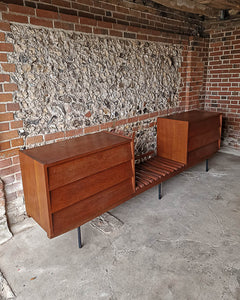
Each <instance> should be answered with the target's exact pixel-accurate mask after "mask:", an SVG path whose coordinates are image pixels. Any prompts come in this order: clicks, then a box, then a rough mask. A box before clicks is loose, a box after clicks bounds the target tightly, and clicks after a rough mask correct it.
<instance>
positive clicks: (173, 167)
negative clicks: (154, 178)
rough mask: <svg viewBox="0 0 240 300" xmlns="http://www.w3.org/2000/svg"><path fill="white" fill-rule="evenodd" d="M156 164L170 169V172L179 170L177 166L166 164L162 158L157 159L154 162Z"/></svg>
mask: <svg viewBox="0 0 240 300" xmlns="http://www.w3.org/2000/svg"><path fill="white" fill-rule="evenodd" d="M154 163H156V165H160V166H164V167H166V168H168V170H173V171H177V170H178V169H179V166H176V165H174V164H173V163H170V162H165V161H163V160H161V158H160V157H156V158H155V160H154Z"/></svg>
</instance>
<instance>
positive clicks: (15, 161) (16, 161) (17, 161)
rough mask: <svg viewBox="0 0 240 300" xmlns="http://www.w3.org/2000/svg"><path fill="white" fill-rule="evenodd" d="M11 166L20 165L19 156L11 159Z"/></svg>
mask: <svg viewBox="0 0 240 300" xmlns="http://www.w3.org/2000/svg"><path fill="white" fill-rule="evenodd" d="M12 163H13V165H16V164H20V159H19V155H17V156H14V157H12Z"/></svg>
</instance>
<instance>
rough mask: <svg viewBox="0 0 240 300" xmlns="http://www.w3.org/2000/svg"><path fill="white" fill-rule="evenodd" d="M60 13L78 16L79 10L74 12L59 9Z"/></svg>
mask: <svg viewBox="0 0 240 300" xmlns="http://www.w3.org/2000/svg"><path fill="white" fill-rule="evenodd" d="M59 12H60V13H61V14H66V15H73V16H77V10H73V9H67V8H59Z"/></svg>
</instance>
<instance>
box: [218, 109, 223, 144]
mask: <svg viewBox="0 0 240 300" xmlns="http://www.w3.org/2000/svg"><path fill="white" fill-rule="evenodd" d="M221 136H222V114H220V115H219V137H220V138H219V140H218V150H219V149H220V147H221Z"/></svg>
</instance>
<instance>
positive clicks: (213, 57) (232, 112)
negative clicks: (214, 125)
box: [205, 19, 240, 149]
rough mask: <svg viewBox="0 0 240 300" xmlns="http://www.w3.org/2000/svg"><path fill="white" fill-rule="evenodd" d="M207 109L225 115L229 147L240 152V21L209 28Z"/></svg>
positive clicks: (214, 23) (226, 141) (213, 24)
mask: <svg viewBox="0 0 240 300" xmlns="http://www.w3.org/2000/svg"><path fill="white" fill-rule="evenodd" d="M207 32H208V33H209V35H210V43H209V58H208V74H207V77H206V95H205V108H206V109H207V110H211V111H220V112H223V136H224V143H225V144H226V145H229V146H232V147H235V148H237V149H240V19H238V20H237V19H236V20H231V21H230V20H227V21H222V22H211V23H209V24H208V28H207Z"/></svg>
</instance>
